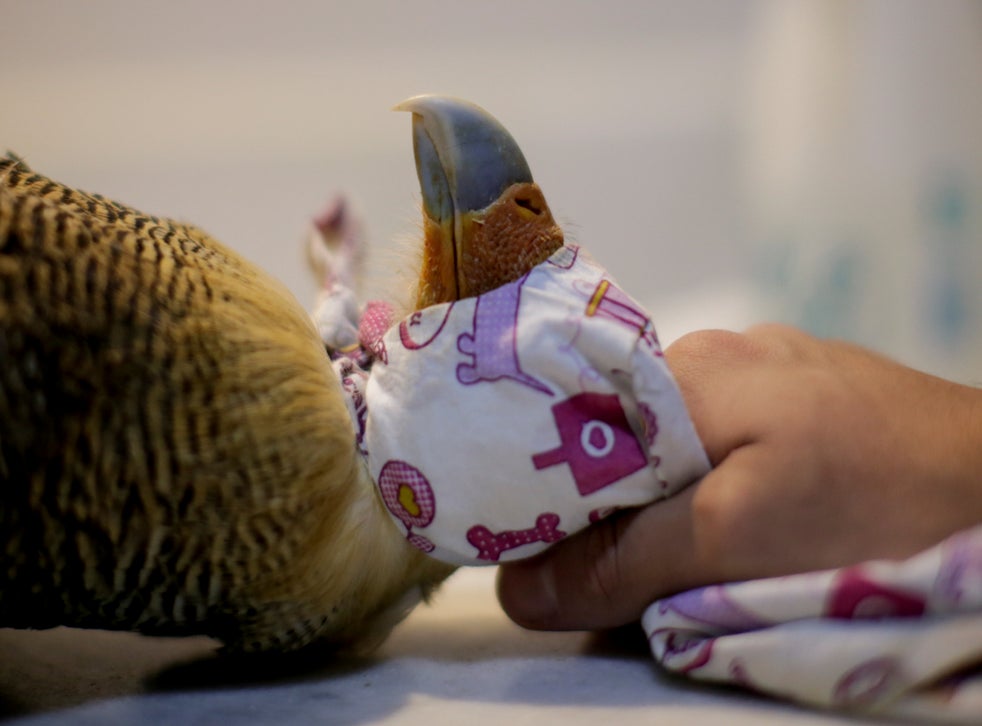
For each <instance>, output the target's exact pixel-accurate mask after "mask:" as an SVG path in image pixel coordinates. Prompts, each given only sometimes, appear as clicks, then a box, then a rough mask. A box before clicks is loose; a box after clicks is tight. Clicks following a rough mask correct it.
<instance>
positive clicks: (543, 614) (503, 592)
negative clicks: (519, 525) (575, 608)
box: [498, 560, 559, 630]
mask: <svg viewBox="0 0 982 726" xmlns="http://www.w3.org/2000/svg"><path fill="white" fill-rule="evenodd" d="M498 600H499V601H500V602H501V607H502V608H503V609H504V611H505V613H507V614H508V617H510V618H511V619H512V620H514V621H515V622H516V623H518V624H519V625H521V626H522V627H525V628H532V629H537V630H546V629H549V628H551V627H555V626H556V624H557V619H558V615H559V597H558V593H557V589H556V573H555V569H554V568H553V567H552V563H551V562H550V561H549V560H544V561H536V560H529V561H525V562H517V563H515V564H510V565H503V566H502V567H501V568H500V569H499V571H498Z"/></svg>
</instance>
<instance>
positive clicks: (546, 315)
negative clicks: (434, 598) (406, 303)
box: [314, 245, 982, 723]
mask: <svg viewBox="0 0 982 726" xmlns="http://www.w3.org/2000/svg"><path fill="white" fill-rule="evenodd" d="M314 317H315V320H316V322H317V324H318V327H319V329H320V331H321V334H322V337H323V338H324V339H325V342H326V345H327V347H328V348H329V350H331V351H332V357H333V358H334V361H335V362H334V365H335V369H336V370H337V372H338V374H339V376H340V378H341V380H342V382H343V385H344V387H345V388H346V389H347V391H348V394H349V396H348V402H349V412H350V413H351V416H352V421H353V422H354V424H353V427H354V438H355V439H356V441H357V446H358V447H359V448H360V450H361V452H362V453H363V454H364V455H365V457H366V458H365V462H366V466H368V467H369V468H370V470H371V474H372V476H373V478H374V480H375V482H376V484H377V486H378V490H379V494H380V497H381V499H382V501H383V502H384V504H385V506H386V508H387V509H388V511H389V512H390V514H391V515H392V518H393V520H394V522H395V526H397V527H399V528H400V529H401V531H403V532H404V533H405V535H406V537H407V539H408V540H409V542H411V543H412V544H413V545H414V546H416V547H418V548H420V549H422V550H423V551H425V552H427V553H429V554H430V555H432V556H434V557H437V558H439V559H442V560H444V561H447V562H450V563H454V564H489V563H496V562H505V561H508V560H513V559H521V558H524V557H529V556H532V555H534V554H536V553H537V552H540V551H542V550H543V549H545V548H546V547H548V546H550V545H551V544H552V543H554V542H556V541H559V540H561V539H562V538H564V537H566V536H568V535H570V534H572V533H573V532H576V531H578V530H580V529H582V528H583V527H585V526H587V525H588V524H590V523H591V522H593V521H595V520H597V519H600V518H602V517H604V516H607V515H608V514H610V513H611V512H613V511H615V510H616V509H618V508H623V507H635V506H639V505H643V504H646V503H648V502H652V501H655V500H658V499H661V498H664V497H668V496H671V495H672V494H674V493H676V492H678V491H679V490H680V489H682V488H684V487H685V486H686V485H687V484H689V483H691V482H692V481H694V480H695V479H697V478H698V477H700V476H701V475H703V474H705V473H706V472H707V471H708V468H709V463H708V461H707V458H706V455H705V453H704V451H703V449H702V446H701V444H700V442H699V440H698V438H697V436H696V433H695V431H694V428H693V425H692V423H691V421H690V419H689V416H688V414H687V412H686V409H685V406H684V405H683V402H682V398H681V396H680V394H679V391H678V388H677V386H676V384H675V382H674V380H673V378H672V376H671V374H670V372H669V370H668V368H667V367H666V365H665V362H664V359H663V357H662V354H661V349H660V346H659V343H658V339H657V337H656V336H655V331H654V328H653V327H652V323H651V320H650V318H649V316H648V315H647V313H646V312H645V311H644V310H643V309H642V308H641V306H640V305H638V304H637V303H636V302H634V301H633V300H631V298H630V297H629V296H627V295H626V294H625V293H624V292H623V291H621V290H620V289H619V288H618V287H617V285H616V284H615V283H614V281H613V279H612V278H611V277H610V275H609V274H607V273H606V272H605V271H604V270H603V268H601V267H600V266H599V265H598V264H597V263H596V262H594V261H593V260H592V259H590V257H589V256H588V255H587V253H586V252H585V251H584V250H583V249H580V248H577V247H575V246H569V245H567V246H565V247H563V248H562V249H560V250H559V251H558V252H556V253H555V254H554V255H553V256H552V257H551V258H549V259H548V260H547V261H546V262H544V263H542V264H540V265H538V266H537V267H535V268H533V269H532V270H531V271H530V272H529V273H528V274H527V275H525V276H524V277H522V278H521V279H519V280H516V281H514V282H512V283H509V284H506V285H504V286H502V287H500V288H498V289H496V290H493V291H491V292H488V293H485V294H484V295H480V296H478V297H475V298H467V299H463V300H458V301H455V302H452V303H446V304H441V305H435V306H433V307H430V308H426V309H424V310H421V311H419V312H416V313H414V314H412V315H411V316H410V317H409V318H407V319H405V320H402V321H400V322H398V323H397V324H395V325H392V320H391V309H390V308H389V307H388V306H386V305H384V304H371V303H370V304H369V305H368V306H366V309H365V310H364V312H363V313H362V315H361V318H360V324H359V320H358V318H357V306H356V305H355V304H354V297H353V295H352V294H351V293H350V291H349V290H347V289H346V288H344V287H343V286H341V285H335V286H334V287H333V288H331V289H329V290H327V291H326V292H325V293H323V294H322V298H321V303H320V305H319V306H318V309H317V311H316V312H315V316H314ZM368 368H370V373H369V372H368V370H366V369H368ZM765 526H766V525H765ZM652 566H653V567H655V566H657V553H653V554H652ZM642 625H643V627H644V630H645V632H646V633H647V635H648V638H649V643H650V645H651V650H652V654H653V655H654V657H655V659H656V660H657V661H658V662H659V663H661V665H662V666H664V667H665V668H667V669H669V670H672V671H674V672H676V673H679V674H683V675H685V676H688V677H691V678H696V679H700V680H707V681H718V682H725V683H730V684H735V685H739V686H742V687H745V688H749V689H751V690H755V691H760V692H764V693H769V694H771V695H775V696H778V697H782V698H786V699H790V700H794V701H798V702H801V703H806V704H810V705H815V706H820V707H823V708H839V709H847V710H854V711H861V712H865V713H876V714H879V715H894V716H903V717H907V718H915V719H925V718H927V719H932V720H934V719H940V720H944V721H946V722H951V723H977V722H978V720H977V719H978V714H979V713H982V671H980V670H979V668H978V667H977V665H976V664H978V663H979V662H980V661H982V646H980V645H979V644H980V643H982V527H978V528H975V529H974V530H969V531H966V532H963V533H960V534H957V535H955V536H953V537H951V538H949V539H948V540H946V541H945V542H942V543H941V544H939V545H937V546H936V547H933V548H931V549H929V550H927V551H926V552H924V553H922V554H920V555H918V556H916V557H913V558H911V559H910V560H907V561H903V562H870V563H863V564H861V565H858V566H853V567H845V568H839V569H836V570H829V571H826V572H816V573H805V574H801V575H795V576H792V577H783V578H773V579H768V580H756V581H750V582H744V583H733V584H724V585H715V586H710V587H705V588H700V589H697V590H693V591H690V592H684V593H680V594H678V595H675V596H672V597H668V598H665V599H662V600H659V601H657V602H655V603H653V604H652V605H651V606H650V607H649V608H648V609H647V611H646V612H645V613H644V617H643V619H642Z"/></svg>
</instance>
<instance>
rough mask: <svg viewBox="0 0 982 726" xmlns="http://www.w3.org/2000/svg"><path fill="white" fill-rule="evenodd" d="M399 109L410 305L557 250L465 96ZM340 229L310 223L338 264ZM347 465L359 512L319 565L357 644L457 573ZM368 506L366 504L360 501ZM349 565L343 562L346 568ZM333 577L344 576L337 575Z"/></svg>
mask: <svg viewBox="0 0 982 726" xmlns="http://www.w3.org/2000/svg"><path fill="white" fill-rule="evenodd" d="M396 109H397V110H400V111H409V112H411V113H412V115H413V118H412V120H413V141H414V150H415V157H416V170H417V173H418V175H419V181H420V187H421V191H422V198H423V205H422V206H423V209H422V213H423V225H422V226H423V242H422V254H421V258H422V260H421V267H420V270H419V272H418V277H417V279H418V283H417V288H416V296H415V297H416V299H415V307H416V308H417V309H422V308H426V307H428V306H431V305H436V304H439V303H448V302H452V301H455V300H459V299H462V298H466V297H474V296H477V295H480V294H482V293H486V292H489V291H491V290H494V289H495V288H498V287H500V286H502V285H505V284H507V283H509V282H512V281H514V280H517V279H518V278H520V277H521V276H522V275H524V274H525V273H527V272H529V271H530V270H531V269H532V268H533V267H535V266H536V265H538V264H539V263H541V262H543V261H545V260H546V259H547V258H548V257H549V256H550V255H552V254H553V253H554V252H555V251H556V250H558V249H559V248H560V247H562V244H563V233H562V230H561V229H560V228H559V226H558V225H557V224H556V221H555V220H554V219H553V216H552V213H551V212H550V211H549V207H548V205H547V204H546V201H545V198H544V196H543V194H542V191H541V190H540V189H539V187H538V186H537V185H536V184H535V183H534V182H533V181H532V175H531V173H530V171H529V167H528V164H527V163H526V161H525V157H524V156H523V155H522V152H521V150H520V149H519V147H518V144H516V143H515V140H514V139H513V138H512V137H511V135H510V134H509V133H508V131H506V130H505V128H504V127H503V126H502V125H501V124H500V123H498V121H497V120H495V119H494V118H493V117H492V116H491V115H490V114H488V113H487V112H486V111H484V110H483V109H481V108H479V107H478V106H475V105H474V104H471V103H468V102H466V101H461V100H458V99H453V98H447V97H440V96H417V97H415V98H411V99H409V100H408V101H404V102H403V103H401V104H399V105H398V106H397V107H396ZM343 223H344V217H343V215H341V214H340V212H339V208H338V207H337V205H335V206H333V207H331V210H330V214H328V215H324V217H323V219H322V220H320V221H319V222H318V223H317V226H318V229H319V233H320V238H321V241H322V242H323V243H324V244H325V245H327V246H328V247H331V246H332V245H333V247H334V248H336V251H337V253H338V255H340V256H341V257H343V256H344V254H345V247H344V245H343V244H341V243H340V242H338V240H336V239H334V237H331V235H333V234H334V233H336V232H337V229H336V228H340V227H343ZM329 232H330V234H328V233H329ZM335 236H337V235H335ZM341 236H343V235H341ZM348 252H349V253H350V250H349V251H348ZM314 262H315V267H317V268H318V269H319V271H320V276H321V277H322V278H324V279H325V280H327V283H328V284H330V282H331V280H332V279H333V277H332V274H333V273H337V274H339V275H340V276H341V278H342V279H343V278H345V277H347V276H348V275H347V273H346V272H345V270H346V269H347V268H344V269H335V268H336V267H337V261H336V260H335V261H334V262H331V261H330V260H328V265H327V267H328V268H330V269H331V270H333V273H332V274H328V273H327V272H325V269H321V267H323V265H321V266H318V264H317V260H316V259H315V260H314ZM349 282H350V281H349ZM363 322H364V321H363ZM325 340H326V339H325ZM370 415H371V405H369V416H370ZM407 435H414V434H410V433H408V432H407ZM424 435H425V434H424ZM354 469H355V470H357V471H359V472H361V478H360V481H359V482H358V484H357V486H355V487H354V488H353V490H352V491H355V492H357V495H356V496H355V498H354V500H353V501H354V502H355V503H356V504H357V505H358V506H360V507H361V508H360V509H358V507H355V508H354V509H351V510H350V512H349V515H350V516H345V517H344V518H343V520H342V521H341V524H340V528H339V529H337V530H331V532H332V534H331V542H332V546H331V547H330V548H329V549H330V551H331V557H330V558H328V559H327V560H324V562H326V563H327V567H326V569H325V570H324V572H325V573H326V577H325V581H327V580H330V587H329V588H328V590H327V593H326V595H325V601H327V602H332V603H333V602H335V601H336V600H337V599H338V596H337V592H338V591H339V590H345V589H346V590H347V591H348V592H357V593H358V594H357V596H352V597H347V598H342V599H345V601H346V602H348V603H349V609H350V612H347V611H346V612H345V616H344V617H343V618H339V619H338V621H337V622H336V623H335V624H334V627H337V628H339V629H340V630H341V631H342V632H335V634H334V637H335V639H338V640H345V639H346V638H349V637H350V638H351V639H352V640H355V641H361V643H362V645H364V644H365V643H366V640H365V639H366V638H367V639H368V640H369V641H373V642H377V641H378V640H379V638H380V636H384V634H385V633H387V632H388V629H389V628H390V627H391V626H392V625H394V624H395V622H397V621H398V620H399V619H400V618H401V617H403V616H404V615H405V614H406V613H407V612H408V610H409V608H410V607H411V606H412V605H414V604H415V602H417V601H418V600H419V599H420V597H423V598H425V597H426V594H427V593H428V592H429V591H430V590H432V589H433V587H434V586H436V584H437V583H439V581H440V580H442V579H443V578H445V577H446V576H447V575H448V574H449V573H450V572H451V571H452V570H453V567H451V566H449V565H446V564H444V563H442V562H439V561H437V560H435V559H432V558H430V557H428V556H427V555H425V554H423V552H421V551H420V550H418V549H416V548H415V547H414V546H413V545H412V544H411V543H410V542H409V541H407V538H406V532H405V530H403V529H399V528H397V527H394V526H393V525H392V523H391V522H390V521H389V516H388V514H387V513H386V511H385V508H384V506H383V504H382V502H381V501H380V500H379V498H378V496H377V493H376V491H375V485H374V483H373V482H372V481H371V477H370V475H369V474H368V469H367V467H360V466H359V467H354ZM362 494H364V495H365V496H361V495H362ZM367 502H371V503H372V505H371V506H370V507H364V506H362V505H364V504H366V503H367ZM352 512H353V514H352ZM366 517H371V518H372V520H371V525H370V526H365V524H366V522H367V521H369V520H367V519H366ZM375 517H378V520H375V519H374V518H375ZM376 521H377V522H378V524H377V525H376ZM366 540H370V541H366ZM338 543H343V544H338ZM335 545H336V546H335ZM347 558H351V563H350V566H344V567H342V565H343V564H344V563H345V562H347ZM324 562H320V563H318V565H317V566H321V565H323V564H324ZM339 571H341V572H343V573H344V574H346V575H348V576H349V577H350V579H345V578H342V577H340V575H339ZM342 580H343V581H344V583H345V584H344V585H341V581H342ZM373 636H374V637H373Z"/></svg>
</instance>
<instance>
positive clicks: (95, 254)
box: [0, 96, 563, 653]
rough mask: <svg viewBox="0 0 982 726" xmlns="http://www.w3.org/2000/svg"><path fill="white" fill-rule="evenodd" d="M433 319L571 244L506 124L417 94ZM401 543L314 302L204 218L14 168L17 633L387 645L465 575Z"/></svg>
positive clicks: (6, 438) (8, 169) (10, 373)
mask: <svg viewBox="0 0 982 726" xmlns="http://www.w3.org/2000/svg"><path fill="white" fill-rule="evenodd" d="M396 110H400V111H405V112H409V113H410V114H411V115H412V131H413V147H414V156H415V161H416V169H417V174H418V178H419V183H420V190H421V196H422V210H421V211H422V239H421V241H420V256H419V259H420V264H419V273H418V276H417V280H416V282H415V290H414V292H413V294H412V299H413V300H414V304H415V306H416V307H417V308H418V309H422V308H425V307H427V306H430V305H434V304H437V303H441V302H449V301H453V300H457V299H460V298H463V297H468V296H474V295H479V294H481V293H482V292H484V291H487V290H490V289H494V288H495V287H497V286H499V285H501V284H504V283H505V282H508V281H510V280H512V279H516V278H518V277H519V276H520V275H521V274H523V273H524V272H525V271H527V270H528V269H530V268H531V267H532V266H534V265H536V264H538V263H540V262H542V261H543V260H545V259H546V258H548V256H549V255H550V254H552V253H553V252H554V251H555V250H556V249H558V248H559V247H560V246H562V244H563V233H562V230H561V228H560V227H559V225H558V224H557V223H556V221H555V219H554V217H553V215H552V213H551V211H550V209H549V207H548V205H547V204H546V201H545V198H544V195H543V193H542V190H541V189H540V188H539V187H538V185H536V184H535V182H534V181H533V179H532V175H531V173H530V171H529V167H528V164H527V162H526V161H525V158H524V156H523V154H522V152H521V150H520V148H519V146H518V144H517V143H516V142H515V140H514V139H513V138H512V136H511V135H510V134H509V133H508V131H507V130H506V129H505V128H504V127H503V126H502V125H501V124H500V123H499V122H498V121H497V120H496V119H495V118H494V117H492V116H491V115H490V114H489V113H487V112H486V111H484V110H483V109H481V108H480V107H478V106H476V105H474V104H471V103H469V102H466V101H462V100H460V99H455V98H450V97H443V96H419V97H414V98H412V99H409V100H408V101H405V102H404V103H402V104H400V105H398V106H397V107H396ZM452 570H453V568H452V567H451V566H449V565H447V564H444V563H442V562H439V561H437V560H434V559H431V558H429V557H427V556H426V555H425V554H423V553H422V552H420V551H419V550H417V549H416V548H414V547H413V546H411V545H410V544H409V543H407V541H406V539H405V537H404V536H403V535H402V533H401V532H399V531H398V530H397V529H396V528H395V527H394V526H393V524H392V522H391V520H390V519H389V516H388V514H387V513H386V511H385V508H384V506H383V504H382V503H381V502H380V500H379V496H378V493H377V491H376V489H375V486H374V483H373V482H372V480H371V476H370V474H369V472H368V470H367V467H366V465H365V463H364V460H363V458H362V457H361V456H360V454H359V452H358V451H357V448H356V446H355V444H354V435H353V430H352V423H351V419H350V417H349V414H348V412H347V409H346V406H345V402H344V394H343V392H342V387H341V384H340V382H339V380H338V376H337V375H336V374H335V372H334V370H333V369H332V366H331V361H330V359H329V357H328V355H327V353H326V352H325V347H324V345H323V343H322V341H321V339H320V337H319V335H318V332H317V330H316V328H315V326H314V324H313V322H312V320H311V316H310V315H309V314H308V313H307V312H306V311H305V310H304V308H303V306H302V305H301V304H300V303H299V302H298V301H297V300H296V298H295V297H294V296H293V295H292V294H291V293H290V292H289V291H288V290H287V289H285V287H284V286H282V285H281V284H280V283H279V282H277V281H276V280H275V279H273V278H272V277H271V276H269V275H268V274H266V273H264V272H263V271H262V270H260V269H258V268H257V267H256V266H254V265H253V264H251V263H250V262H248V261H246V260H245V259H244V258H243V257H241V256H240V255H239V254H237V253H236V252H234V251H233V250H232V249H231V248H230V247H226V246H225V245H223V244H221V243H219V242H218V241H216V240H214V239H213V238H212V237H211V236H209V235H208V234H207V233H205V232H204V231H202V230H200V229H198V228H197V227H195V226H193V225H191V224H187V223H183V222H180V221H175V220H172V219H168V218H165V217H159V216H153V215H148V214H144V213H142V212H140V211H137V210H135V209H133V208H131V207H129V206H126V205H125V204H122V203H120V202H117V201H113V200H110V199H107V198H105V197H103V196H100V195H98V194H92V193H87V192H84V191H79V190H76V189H73V188H71V187H69V186H66V185H64V184H61V183H59V182H57V181H54V180H52V179H50V178H48V177H46V176H44V175H42V174H39V173H36V172H34V171H33V170H32V169H31V168H30V167H29V166H28V164H27V163H26V162H25V161H24V160H23V159H21V158H20V157H18V156H16V155H14V154H8V155H7V156H6V157H4V158H2V159H0V627H13V628H32V629H34V628H49V627H54V626H61V625H64V626H73V627H83V628H100V629H112V630H129V631H137V632H141V633H144V634H149V635H167V636H185V635H206V636H210V637H212V638H215V639H217V640H218V641H220V642H221V643H222V644H223V646H224V647H225V649H227V650H229V651H232V652H250V653H251V652H286V651H295V650H299V649H302V648H306V647H308V646H312V645H315V644H320V645H327V646H329V647H330V648H335V649H346V648H357V647H359V646H360V645H361V644H364V643H371V642H377V641H379V640H381V639H382V638H384V636H385V634H386V633H387V632H389V630H390V629H391V628H392V627H393V626H394V625H395V624H396V623H397V622H398V621H399V620H401V619H402V618H403V617H404V616H405V615H406V613H407V612H408V611H409V610H410V609H411V608H412V607H414V606H415V604H417V603H418V602H419V601H421V600H425V599H427V598H428V597H429V595H430V593H432V592H433V591H434V590H435V589H436V588H437V587H438V586H439V584H440V583H441V582H442V581H443V580H444V579H445V578H446V577H447V576H448V575H449V574H450V573H451V572H452Z"/></svg>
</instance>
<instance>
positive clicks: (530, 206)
mask: <svg viewBox="0 0 982 726" xmlns="http://www.w3.org/2000/svg"><path fill="white" fill-rule="evenodd" d="M515 204H517V205H518V206H519V207H521V208H522V209H525V210H528V211H529V212H531V213H532V214H535V215H539V214H542V209H540V208H539V207H538V205H536V203H535V202H533V201H532V200H531V199H528V198H527V197H516V198H515Z"/></svg>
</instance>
